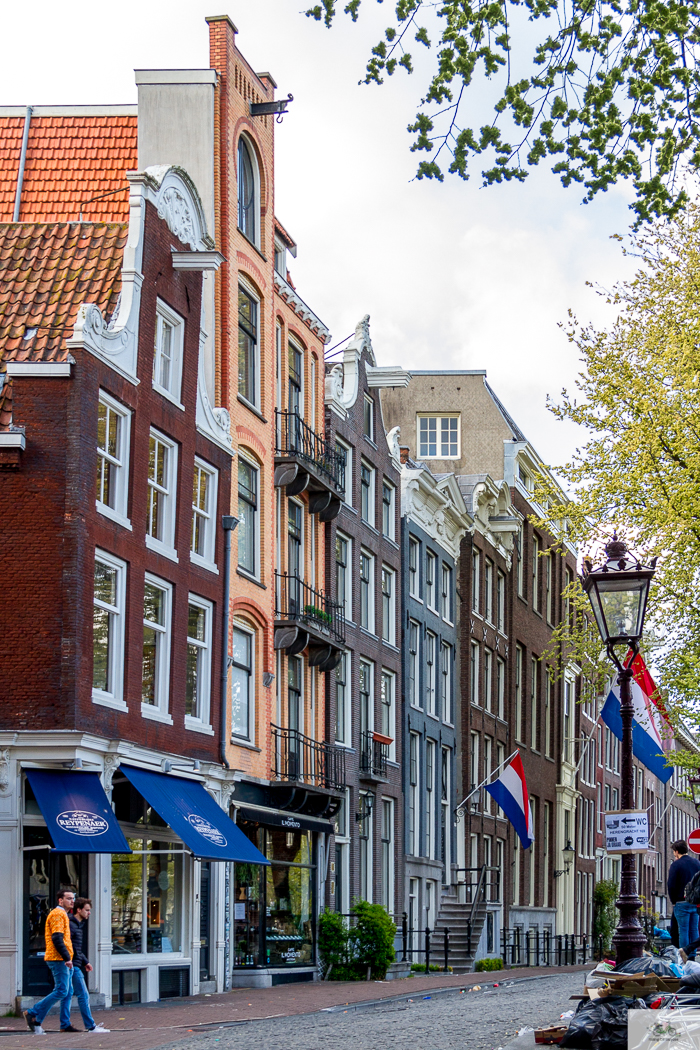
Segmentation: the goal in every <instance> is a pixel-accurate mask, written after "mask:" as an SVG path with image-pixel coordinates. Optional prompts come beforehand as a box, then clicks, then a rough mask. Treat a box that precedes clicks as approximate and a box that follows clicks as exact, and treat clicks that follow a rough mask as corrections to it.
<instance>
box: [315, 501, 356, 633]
mask: <svg viewBox="0 0 700 1050" xmlns="http://www.w3.org/2000/svg"><path fill="white" fill-rule="evenodd" d="M312 520H313V519H312ZM337 539H341V540H342V541H343V543H345V544H346V545H347V547H346V549H347V563H346V565H345V569H344V572H343V575H344V577H345V606H344V609H343V611H344V613H345V619H346V620H347V621H349V622H350V623H352V622H353V619H352V537H351V536H347V535H346V534H345V533H344V532H341V531H340V529H338V530H337V532H336V540H337ZM333 557H334V562H335V566H336V570H335V571H336V573H337V572H338V561H337V560H336V555H335V552H334V555H333ZM336 590H337V582H336ZM336 597H337V595H336Z"/></svg>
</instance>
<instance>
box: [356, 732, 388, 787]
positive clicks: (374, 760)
mask: <svg viewBox="0 0 700 1050" xmlns="http://www.w3.org/2000/svg"><path fill="white" fill-rule="evenodd" d="M390 744H391V738H390V737H388V736H384V735H383V734H382V733H375V732H373V731H372V730H368V731H367V732H365V733H362V734H361V739H360V777H361V779H362V780H374V781H380V780H388V779H389V778H388V774H387V763H388V761H389V745H390Z"/></svg>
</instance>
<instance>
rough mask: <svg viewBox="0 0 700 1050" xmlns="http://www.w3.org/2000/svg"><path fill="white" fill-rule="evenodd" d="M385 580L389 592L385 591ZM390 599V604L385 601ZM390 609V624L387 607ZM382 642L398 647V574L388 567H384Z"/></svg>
mask: <svg viewBox="0 0 700 1050" xmlns="http://www.w3.org/2000/svg"><path fill="white" fill-rule="evenodd" d="M385 580H386V581H387V582H388V585H389V591H388V593H386V592H385V591H384V583H385ZM386 599H388V602H386V601H385V600H386ZM386 604H388V607H389V622H388V623H386V622H385V615H384V610H385V605H386ZM382 641H384V642H388V643H389V645H396V573H395V572H394V570H393V569H392V568H390V567H389V566H388V565H382Z"/></svg>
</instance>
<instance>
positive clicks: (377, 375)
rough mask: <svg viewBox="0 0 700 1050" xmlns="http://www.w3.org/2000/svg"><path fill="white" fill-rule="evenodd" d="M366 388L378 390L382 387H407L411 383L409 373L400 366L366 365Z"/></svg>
mask: <svg viewBox="0 0 700 1050" xmlns="http://www.w3.org/2000/svg"><path fill="white" fill-rule="evenodd" d="M365 371H366V372H367V386H368V387H369V388H370V389H371V390H379V389H382V388H383V387H391V386H408V384H409V383H410V382H411V373H410V372H407V371H406V370H405V369H404V368H401V366H400V365H367V368H366V369H365Z"/></svg>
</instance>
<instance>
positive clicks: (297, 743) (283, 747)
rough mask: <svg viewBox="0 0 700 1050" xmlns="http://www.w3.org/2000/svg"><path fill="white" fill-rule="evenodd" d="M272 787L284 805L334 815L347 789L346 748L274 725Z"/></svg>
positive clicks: (311, 812)
mask: <svg viewBox="0 0 700 1050" xmlns="http://www.w3.org/2000/svg"><path fill="white" fill-rule="evenodd" d="M270 728H271V730H272V777H271V781H272V782H271V784H270V789H271V791H272V792H273V793H274V794H276V795H277V796H278V803H279V804H280V805H281V806H282V808H284V809H289V810H293V811H295V812H302V811H303V812H305V813H308V814H313V815H316V816H325V817H332V816H334V815H335V813H336V812H337V810H338V807H339V805H340V801H341V798H342V794H343V792H344V791H345V749H344V748H342V747H334V746H333V745H332V744H326V743H323V742H322V741H320V740H312V739H311V737H308V736H304V734H303V733H300V732H299V730H298V729H284V728H283V727H281V726H276V725H273V726H271V727H270Z"/></svg>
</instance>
